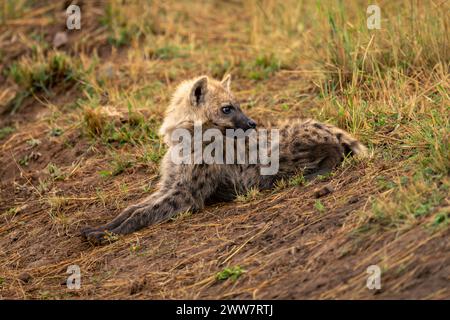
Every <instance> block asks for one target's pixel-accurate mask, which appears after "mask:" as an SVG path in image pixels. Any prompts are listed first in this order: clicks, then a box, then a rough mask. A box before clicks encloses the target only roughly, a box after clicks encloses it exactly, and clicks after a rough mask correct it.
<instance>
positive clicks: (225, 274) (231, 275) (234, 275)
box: [216, 266, 245, 281]
mask: <svg viewBox="0 0 450 320" xmlns="http://www.w3.org/2000/svg"><path fill="white" fill-rule="evenodd" d="M244 272H245V270H243V269H242V268H241V267H240V266H234V267H228V268H225V269H223V270H222V271H220V272H219V273H217V275H216V279H217V280H221V281H223V280H227V279H231V280H232V281H236V280H237V279H238V278H239V277H240V276H241V275H242V274H243V273H244Z"/></svg>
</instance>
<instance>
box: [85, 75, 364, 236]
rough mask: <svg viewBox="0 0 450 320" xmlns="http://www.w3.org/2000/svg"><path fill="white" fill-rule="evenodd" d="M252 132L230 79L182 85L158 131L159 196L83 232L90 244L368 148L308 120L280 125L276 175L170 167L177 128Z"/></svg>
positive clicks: (233, 168) (243, 167) (230, 167)
mask: <svg viewBox="0 0 450 320" xmlns="http://www.w3.org/2000/svg"><path fill="white" fill-rule="evenodd" d="M197 123H201V124H202V130H207V129H211V128H214V129H218V130H220V131H221V132H223V131H224V130H226V129H242V130H247V129H253V128H255V127H256V123H255V122H254V121H253V120H252V119H250V118H249V117H247V116H246V115H245V114H244V113H243V112H242V110H241V108H240V105H239V103H238V102H237V100H236V99H235V97H234V96H233V94H232V93H231V90H230V77H229V76H228V77H226V78H225V79H224V80H222V81H220V82H219V81H216V80H214V79H211V78H208V77H206V76H202V77H199V78H195V79H192V80H189V81H185V82H183V83H182V84H180V85H179V86H178V88H177V90H176V91H175V94H174V95H173V97H172V99H171V102H170V105H169V107H168V109H167V111H166V116H165V119H164V121H163V124H162V126H161V129H160V135H161V136H162V137H163V138H164V142H165V143H166V144H167V145H168V147H169V150H168V152H167V153H166V155H165V156H164V158H163V159H162V163H161V180H160V182H159V184H158V191H156V192H155V193H153V194H152V195H150V196H149V197H148V198H146V199H145V200H143V201H142V202H140V203H138V204H136V205H132V206H130V207H128V208H126V209H125V210H124V211H123V212H122V213H121V214H119V215H118V216H117V217H116V218H115V219H113V220H112V221H111V222H109V223H107V224H105V225H103V226H100V227H96V228H86V229H84V230H83V231H82V235H83V236H84V237H85V238H87V239H88V240H89V241H91V242H93V243H96V244H99V243H105V242H106V241H107V239H108V237H107V234H108V233H112V234H128V233H131V232H134V231H136V230H139V229H141V228H144V227H146V226H149V225H151V224H154V223H157V222H160V221H164V220H167V219H169V218H171V217H173V216H175V215H176V214H178V213H181V212H186V211H198V210H201V209H202V208H203V207H204V206H205V204H206V203H210V202H216V201H230V200H233V199H234V198H235V197H236V196H237V195H238V194H239V193H242V192H245V191H246V190H249V189H250V188H258V189H270V188H272V187H273V186H274V184H275V183H276V181H278V180H279V179H281V178H288V177H290V176H293V175H295V174H297V173H298V172H303V173H304V174H305V175H306V176H309V177H312V176H314V175H317V174H323V173H325V172H329V171H330V170H332V169H333V168H335V167H336V166H337V165H339V164H340V163H341V162H342V160H343V158H344V157H345V156H346V155H353V156H365V155H366V154H367V149H366V147H365V146H364V145H362V144H361V143H360V142H359V141H358V140H356V139H355V138H353V137H352V136H351V135H350V134H349V133H347V132H345V131H344V130H341V129H339V128H337V127H335V126H332V125H329V124H324V123H320V122H317V121H314V120H311V119H308V120H300V119H299V120H296V121H291V122H289V123H280V124H279V126H278V129H279V130H280V131H279V132H280V141H279V170H278V172H277V173H276V174H274V175H262V174H261V172H260V166H261V165H260V164H249V163H244V164H204V163H203V164H174V163H173V161H172V160H171V156H170V155H171V152H170V151H171V148H173V147H174V142H173V141H172V140H171V134H172V133H173V132H174V130H176V129H180V128H184V129H187V130H193V128H194V126H195V124H197Z"/></svg>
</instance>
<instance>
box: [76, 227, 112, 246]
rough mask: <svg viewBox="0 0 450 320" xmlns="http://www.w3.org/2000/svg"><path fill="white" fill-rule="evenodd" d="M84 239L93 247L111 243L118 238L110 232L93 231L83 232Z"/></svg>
mask: <svg viewBox="0 0 450 320" xmlns="http://www.w3.org/2000/svg"><path fill="white" fill-rule="evenodd" d="M84 238H85V239H86V240H87V241H88V242H89V243H91V244H93V245H102V244H107V243H112V242H114V241H117V240H118V239H119V238H118V236H117V235H116V234H114V233H112V232H109V231H107V230H95V229H94V230H91V231H87V232H85V234H84Z"/></svg>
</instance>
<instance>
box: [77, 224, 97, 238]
mask: <svg viewBox="0 0 450 320" xmlns="http://www.w3.org/2000/svg"><path fill="white" fill-rule="evenodd" d="M94 231H98V228H94V227H85V228H83V229H81V231H80V235H81V237H82V238H83V239H87V235H88V234H89V233H91V232H94Z"/></svg>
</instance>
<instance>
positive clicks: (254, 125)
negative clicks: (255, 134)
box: [247, 120, 256, 129]
mask: <svg viewBox="0 0 450 320" xmlns="http://www.w3.org/2000/svg"><path fill="white" fill-rule="evenodd" d="M247 125H248V126H249V127H250V128H252V129H255V128H256V122H255V121H253V120H248V121H247Z"/></svg>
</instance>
